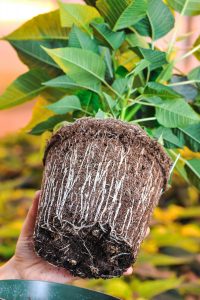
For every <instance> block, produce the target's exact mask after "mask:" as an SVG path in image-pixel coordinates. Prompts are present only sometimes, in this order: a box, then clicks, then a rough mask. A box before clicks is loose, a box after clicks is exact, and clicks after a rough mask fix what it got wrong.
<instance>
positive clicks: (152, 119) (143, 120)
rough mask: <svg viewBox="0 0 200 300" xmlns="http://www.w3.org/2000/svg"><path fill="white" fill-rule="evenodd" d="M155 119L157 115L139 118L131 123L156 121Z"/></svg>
mask: <svg viewBox="0 0 200 300" xmlns="http://www.w3.org/2000/svg"><path fill="white" fill-rule="evenodd" d="M154 120H156V117H150V118H143V119H138V120H134V121H132V122H130V123H140V122H148V121H154Z"/></svg>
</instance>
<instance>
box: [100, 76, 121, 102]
mask: <svg viewBox="0 0 200 300" xmlns="http://www.w3.org/2000/svg"><path fill="white" fill-rule="evenodd" d="M102 83H103V84H105V85H106V86H107V88H109V90H111V91H112V92H113V93H114V94H115V95H117V96H118V97H119V98H120V99H123V97H122V95H120V94H119V93H118V92H117V91H116V90H114V89H113V88H112V86H111V85H110V84H108V83H107V82H106V81H105V80H102Z"/></svg>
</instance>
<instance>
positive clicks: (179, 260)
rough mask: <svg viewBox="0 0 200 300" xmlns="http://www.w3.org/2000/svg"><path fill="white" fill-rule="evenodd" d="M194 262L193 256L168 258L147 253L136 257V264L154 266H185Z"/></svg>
mask: <svg viewBox="0 0 200 300" xmlns="http://www.w3.org/2000/svg"><path fill="white" fill-rule="evenodd" d="M192 260H194V255H187V256H185V257H177V256H170V255H166V254H162V253H156V255H152V254H148V253H142V252H141V253H140V254H139V257H138V263H139V264H143V263H149V262H150V263H151V264H153V265H154V266H170V265H171V266H176V265H182V264H187V263H189V262H191V261H192Z"/></svg>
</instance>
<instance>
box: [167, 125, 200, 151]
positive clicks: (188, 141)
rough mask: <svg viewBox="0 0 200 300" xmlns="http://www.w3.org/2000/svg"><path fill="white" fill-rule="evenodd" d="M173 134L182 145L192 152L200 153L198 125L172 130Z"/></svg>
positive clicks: (199, 127)
mask: <svg viewBox="0 0 200 300" xmlns="http://www.w3.org/2000/svg"><path fill="white" fill-rule="evenodd" d="M173 132H174V134H176V136H177V137H178V138H179V140H180V141H182V143H183V144H184V145H185V146H187V147H188V148H190V149H191V150H192V151H194V152H199V151H200V124H194V125H190V126H188V127H184V128H175V129H173Z"/></svg>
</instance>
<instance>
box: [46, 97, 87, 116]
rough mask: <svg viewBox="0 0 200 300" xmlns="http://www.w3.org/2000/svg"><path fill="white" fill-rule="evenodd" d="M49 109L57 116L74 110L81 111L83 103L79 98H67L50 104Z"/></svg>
mask: <svg viewBox="0 0 200 300" xmlns="http://www.w3.org/2000/svg"><path fill="white" fill-rule="evenodd" d="M47 108H48V109H49V110H51V111H53V112H54V113H56V114H61V115H63V114H66V113H68V112H72V111H74V110H81V103H80V100H79V98H78V97H77V96H65V97H64V98H62V99H60V100H59V101H57V102H55V103H53V104H50V105H48V106H47Z"/></svg>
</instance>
